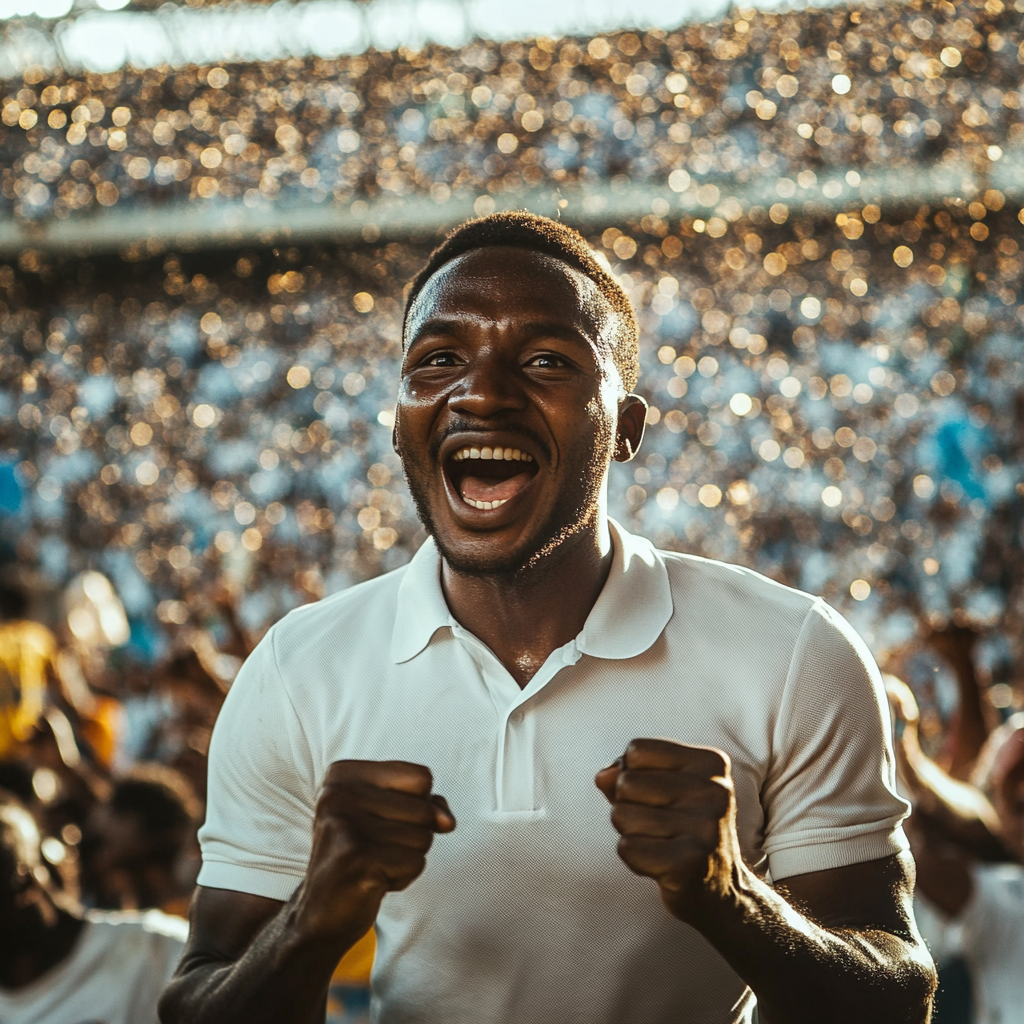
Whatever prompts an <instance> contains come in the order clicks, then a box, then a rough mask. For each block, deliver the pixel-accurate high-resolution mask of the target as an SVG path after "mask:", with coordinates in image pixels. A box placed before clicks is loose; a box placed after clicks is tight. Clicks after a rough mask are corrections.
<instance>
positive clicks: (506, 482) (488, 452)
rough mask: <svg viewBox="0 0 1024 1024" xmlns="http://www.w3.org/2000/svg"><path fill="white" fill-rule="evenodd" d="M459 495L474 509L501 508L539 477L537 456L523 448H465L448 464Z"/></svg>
mask: <svg viewBox="0 0 1024 1024" xmlns="http://www.w3.org/2000/svg"><path fill="white" fill-rule="evenodd" d="M445 471H446V473H447V475H448V479H449V480H450V481H451V483H452V485H453V488H454V490H455V493H456V494H458V495H459V497H460V498H462V500H463V501H464V502H465V503H466V504H467V505H469V506H470V507H472V508H477V509H482V510H485V511H488V510H490V509H495V508H501V506H502V505H504V504H505V503H506V502H507V501H510V500H511V499H512V498H514V497H515V496H516V495H517V494H519V493H520V491H522V490H524V489H525V488H526V487H527V486H528V485H529V483H530V481H531V480H532V479H533V478H534V477H535V476H536V475H537V463H536V461H535V460H534V458H533V456H532V455H530V454H529V453H528V452H524V451H523V450H522V449H521V448H512V447H501V446H495V447H488V446H480V447H477V446H476V445H464V446H463V447H461V448H459V449H457V450H456V451H455V452H453V453H452V454H451V455H450V456H449V457H448V459H447V460H446V461H445Z"/></svg>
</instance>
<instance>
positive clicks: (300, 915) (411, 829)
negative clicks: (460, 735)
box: [160, 761, 455, 1024]
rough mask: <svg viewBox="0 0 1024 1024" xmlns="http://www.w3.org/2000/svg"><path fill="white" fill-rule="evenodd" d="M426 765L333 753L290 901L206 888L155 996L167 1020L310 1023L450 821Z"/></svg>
mask: <svg viewBox="0 0 1024 1024" xmlns="http://www.w3.org/2000/svg"><path fill="white" fill-rule="evenodd" d="M432 781H433V780H432V779H431V776H430V772H429V771H428V770H427V769H426V768H424V767H423V766H422V765H414V764H408V763H406V762H402V761H379V762H374V761H338V762H336V763H335V764H333V765H331V767H330V769H329V770H328V774H327V778H326V780H325V782H324V786H323V789H322V790H321V794H320V798H319V800H318V801H317V807H316V815H315V819H314V824H313V846H312V852H311V853H310V859H309V867H308V869H307V871H306V877H305V879H304V880H303V882H302V884H301V885H300V886H299V888H298V889H297V890H296V892H295V895H294V896H292V898H291V899H290V900H289V901H288V902H287V903H280V902H278V901H277V900H269V899H264V898H263V897H260V896H250V895H247V894H244V893H238V892H229V891H227V890H224V889H208V888H200V889H199V891H198V892H197V894H196V898H195V900H194V901H193V904H192V911H191V918H192V932H191V935H190V938H189V944H188V947H187V949H186V950H185V956H184V958H183V959H182V962H181V964H180V966H179V967H178V971H177V973H176V975H175V977H174V980H173V981H172V982H171V984H170V986H169V987H168V988H167V990H166V992H164V995H163V998H162V999H161V1000H160V1019H161V1021H163V1024H311V1022H313V1021H314V1020H319V1021H322V1020H323V1018H324V1009H325V1000H326V997H327V988H328V985H329V984H330V980H331V975H332V973H333V972H334V968H335V967H336V966H337V963H338V961H339V960H340V959H341V957H342V955H343V954H344V953H345V952H346V951H347V950H349V949H350V948H351V947H352V946H353V945H355V943H356V942H357V941H358V940H359V939H360V938H362V936H363V935H365V934H366V932H367V931H368V930H369V928H370V926H371V925H372V924H373V922H374V920H375V919H376V917H377V912H378V910H379V909H380V904H381V901H382V900H383V898H384V896H385V895H386V894H387V893H388V892H395V891H398V890H400V889H404V888H405V887H406V886H407V885H409V884H411V883H412V882H413V881H414V880H415V879H416V877H417V876H418V875H419V874H420V872H422V870H423V868H424V865H425V863H426V860H425V858H426V854H427V850H428V849H429V848H430V845H431V842H432V841H433V838H434V834H435V833H436V832H450V831H451V830H452V829H453V828H455V819H454V818H453V817H452V814H451V812H450V811H449V810H448V805H447V803H446V802H445V801H444V798H443V797H439V796H436V795H433V794H432V793H431V786H432Z"/></svg>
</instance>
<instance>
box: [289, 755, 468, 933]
mask: <svg viewBox="0 0 1024 1024" xmlns="http://www.w3.org/2000/svg"><path fill="white" fill-rule="evenodd" d="M432 785H433V777H432V776H431V774H430V769H428V768H425V767H424V766H423V765H420V764H410V763H409V762H407V761H335V762H334V763H333V764H332V765H331V766H330V768H328V769H327V775H326V776H325V778H324V782H323V786H322V787H321V789H320V797H319V799H318V800H317V804H316V813H315V817H314V820H313V849H312V852H311V854H310V858H309V868H308V869H307V871H306V879H305V881H304V882H303V884H302V890H301V892H300V893H299V895H298V899H297V906H296V909H297V911H298V914H299V920H300V922H301V925H302V930H303V932H304V933H305V934H307V935H309V936H314V935H315V936H323V937H327V936H337V937H338V938H341V939H344V940H350V941H351V942H355V941H356V940H357V939H358V938H359V937H360V936H362V935H363V934H365V933H366V932H367V931H368V930H369V928H370V927H371V926H372V924H373V922H374V920H375V919H376V917H377V912H378V910H379V909H380V904H381V900H383V898H384V896H385V894H386V893H388V892H397V891H398V890H400V889H404V888H405V887H406V886H407V885H409V884H410V882H412V881H413V880H414V879H415V878H416V877H417V876H418V875H419V874H420V873H421V872H422V871H423V868H424V865H425V864H426V855H427V850H429V849H430V844H431V843H432V842H433V841H434V834H435V833H436V832H451V831H452V829H454V828H455V817H454V816H453V815H452V812H451V810H450V809H449V807H448V802H447V801H446V800H445V798H444V797H443V796H438V795H437V794H434V793H431V786H432Z"/></svg>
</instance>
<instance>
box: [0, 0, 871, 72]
mask: <svg viewBox="0 0 1024 1024" xmlns="http://www.w3.org/2000/svg"><path fill="white" fill-rule="evenodd" d="M157 2H158V0H155V2H153V3H152V4H150V3H149V2H146V0H143V2H141V3H139V2H137V3H135V4H131V6H129V4H130V0H0V78H8V77H11V76H12V75H15V74H19V73H20V72H21V70H22V69H24V68H25V67H27V66H29V65H33V64H34V65H39V66H41V67H43V68H50V67H59V66H61V65H63V66H64V67H65V68H67V69H68V70H72V71H75V70H86V71H112V70H114V69H116V68H120V67H123V66H125V65H128V64H130V65H131V66H133V67H135V68H139V69H142V68H147V67H158V66H160V65H165V64H169V65H172V66H179V67H180V66H184V65H188V64H217V63H222V62H231V61H249V60H274V59H280V58H284V57H292V56H308V55H313V56H321V57H334V56H339V55H341V54H354V53H360V52H362V51H364V50H366V49H368V48H370V47H373V48H375V49H378V50H394V49H396V48H398V47H400V46H404V47H409V48H413V49H416V48H418V47H421V46H423V45H424V44H426V43H439V44H441V45H445V46H462V45H464V44H465V43H467V42H469V41H470V40H471V39H473V38H474V37H481V38H485V39H494V40H504V39H521V38H529V37H536V36H547V37H552V38H560V37H562V36H566V35H579V34H594V33H599V32H609V31H613V30H616V29H624V28H632V29H646V28H652V27H658V28H669V27H672V26H674V25H679V24H682V23H684V22H688V21H708V20H712V19H714V18H717V17H719V16H721V15H722V14H723V13H724V12H725V11H727V10H728V9H729V8H730V7H731V6H733V5H732V4H731V3H729V2H728V0H633V2H632V3H631V4H630V5H629V7H628V10H624V9H623V7H622V5H621V4H619V3H616V2H615V0H571V2H563V3H551V2H550V0H517V2H516V3H506V2H503V0H371V2H368V3H367V2H364V3H357V2H353V0H301V2H298V3H291V2H288V0H279V2H277V3H266V4H261V3H217V2H213V3H209V4H206V5H204V0H189V2H188V3H187V4H185V5H176V4H173V3H165V4H163V5H162V6H159V7H158V8H157ZM837 2H838V0H817V2H815V3H812V4H807V3H800V2H798V3H786V2H779V0H760V2H758V3H750V4H747V5H745V6H746V7H749V8H750V9H751V10H777V9H792V8H798V9H799V8H803V7H808V6H810V7H832V6H835V5H836V3H837ZM150 6H152V7H153V8H154V9H151V10H146V9H139V8H140V7H141V8H145V7H150ZM869 6H870V4H869ZM122 8H123V9H122ZM5 20H6V21H7V24H6V25H2V23H3V22H4V21H5Z"/></svg>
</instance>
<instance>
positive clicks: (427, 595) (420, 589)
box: [391, 537, 451, 665]
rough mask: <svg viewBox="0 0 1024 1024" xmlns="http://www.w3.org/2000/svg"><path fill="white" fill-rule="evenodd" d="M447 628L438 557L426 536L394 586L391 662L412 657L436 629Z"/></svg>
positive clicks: (446, 613)
mask: <svg viewBox="0 0 1024 1024" xmlns="http://www.w3.org/2000/svg"><path fill="white" fill-rule="evenodd" d="M449 625H451V612H450V611H449V610H448V604H447V602H446V601H445V599H444V591H443V590H441V556H440V555H439V554H438V553H437V547H436V546H435V544H434V541H433V539H432V538H430V537H428V538H427V539H426V540H425V541H424V542H423V543H422V544H421V545H420V549H419V551H417V552H416V554H415V555H413V556H412V561H411V562H409V564H408V565H407V566H406V567H405V575H404V576H403V578H402V582H401V584H399V587H398V609H397V611H396V612H395V629H394V632H393V633H392V634H391V660H392V661H393V662H395V664H396V665H398V664H401V663H402V662H403V661H409V660H410V659H411V658H415V657H416V655H417V654H419V653H420V651H422V650H423V648H424V647H426V646H427V644H428V643H430V639H431V637H433V635H434V634H435V633H436V632H437V631H438V630H439V629H443V628H444V627H446V626H449Z"/></svg>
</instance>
